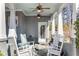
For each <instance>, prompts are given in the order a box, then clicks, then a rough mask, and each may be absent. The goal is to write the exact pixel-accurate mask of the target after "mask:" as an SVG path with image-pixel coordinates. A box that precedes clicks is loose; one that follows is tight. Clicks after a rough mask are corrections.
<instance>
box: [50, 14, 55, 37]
mask: <svg viewBox="0 0 79 59" xmlns="http://www.w3.org/2000/svg"><path fill="white" fill-rule="evenodd" d="M55 16H56V13H55V14H54V15H53V16H52V18H51V19H52V35H53V36H54V35H55Z"/></svg>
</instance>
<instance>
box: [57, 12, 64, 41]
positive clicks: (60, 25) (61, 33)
mask: <svg viewBox="0 0 79 59" xmlns="http://www.w3.org/2000/svg"><path fill="white" fill-rule="evenodd" d="M58 34H59V35H60V36H61V37H63V19H62V12H60V13H59V15H58ZM63 40H64V39H61V41H63Z"/></svg>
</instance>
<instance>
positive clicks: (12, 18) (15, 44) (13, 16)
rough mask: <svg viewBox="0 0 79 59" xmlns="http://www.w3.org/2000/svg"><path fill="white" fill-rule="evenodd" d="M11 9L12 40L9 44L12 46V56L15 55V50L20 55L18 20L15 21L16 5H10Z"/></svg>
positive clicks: (10, 28)
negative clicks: (17, 32)
mask: <svg viewBox="0 0 79 59" xmlns="http://www.w3.org/2000/svg"><path fill="white" fill-rule="evenodd" d="M9 9H10V23H9V34H8V37H9V38H11V39H9V44H11V55H14V50H16V51H17V53H18V47H17V42H16V40H17V39H16V38H17V35H16V19H15V9H14V4H12V3H10V4H9Z"/></svg>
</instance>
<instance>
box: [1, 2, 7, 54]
mask: <svg viewBox="0 0 79 59" xmlns="http://www.w3.org/2000/svg"><path fill="white" fill-rule="evenodd" d="M6 40H7V38H6V20H5V4H4V3H0V51H2V52H3V54H4V55H7V43H6Z"/></svg>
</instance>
